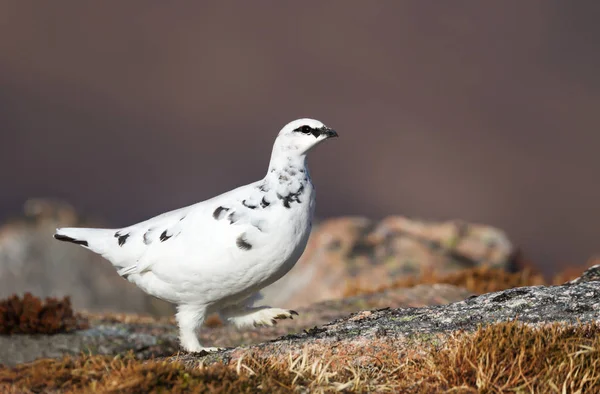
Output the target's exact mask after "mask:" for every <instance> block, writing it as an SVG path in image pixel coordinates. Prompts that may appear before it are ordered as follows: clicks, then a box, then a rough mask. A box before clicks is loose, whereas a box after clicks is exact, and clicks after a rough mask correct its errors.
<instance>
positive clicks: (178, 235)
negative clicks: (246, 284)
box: [105, 183, 270, 277]
mask: <svg viewBox="0 0 600 394" xmlns="http://www.w3.org/2000/svg"><path fill="white" fill-rule="evenodd" d="M269 200H270V197H269V196H268V193H265V192H264V191H261V190H260V188H259V185H258V183H256V184H250V185H246V186H242V187H240V188H237V189H234V190H232V191H230V192H227V193H225V194H222V195H220V196H217V197H214V198H212V199H210V200H206V201H203V202H201V203H198V204H195V205H192V206H189V207H186V208H182V209H180V210H176V211H171V212H168V213H166V214H163V215H160V216H157V217H155V218H153V219H150V220H148V221H145V222H142V223H138V224H136V225H134V226H131V227H127V228H124V229H121V230H119V231H118V234H119V236H117V235H115V237H116V239H117V240H118V239H119V237H123V236H125V235H127V238H126V240H125V243H124V244H123V245H122V248H121V249H122V250H119V252H120V255H119V256H118V257H117V256H116V255H115V256H111V257H113V259H112V260H111V259H109V260H111V261H113V264H115V261H117V262H118V263H119V264H115V265H116V266H117V267H121V268H120V269H119V274H121V275H123V276H126V275H130V274H133V273H137V274H140V273H143V272H147V271H151V272H154V273H155V274H158V275H160V274H162V276H167V277H168V276H171V274H175V275H177V276H178V277H181V275H184V273H187V274H190V275H192V274H193V273H194V272H197V271H198V270H197V268H198V264H200V265H201V266H202V272H203V273H206V272H209V271H210V269H211V267H212V264H215V265H217V266H216V267H215V268H216V269H218V268H219V266H220V267H221V268H222V267H223V265H227V264H228V262H229V261H232V260H235V258H236V256H237V255H239V254H240V253H241V252H247V251H250V250H253V251H254V252H255V251H256V250H257V249H259V248H260V247H261V246H262V245H264V244H265V242H264V240H265V238H266V229H267V224H268V215H265V208H266V207H268V206H269V205H270V203H269V202H268V201H269ZM261 202H262V205H261ZM126 248H127V249H126ZM105 257H106V256H105ZM190 265H193V267H192V266H190ZM187 274H186V275H187Z"/></svg>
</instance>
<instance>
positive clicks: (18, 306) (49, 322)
mask: <svg viewBox="0 0 600 394" xmlns="http://www.w3.org/2000/svg"><path fill="white" fill-rule="evenodd" d="M87 326H88V323H87V320H86V319H83V318H82V317H81V316H79V315H77V314H75V313H73V309H72V308H71V300H70V299H69V297H65V298H64V299H63V300H57V299H56V298H46V301H45V302H42V300H40V299H39V298H38V297H34V296H33V295H31V294H30V293H26V294H25V295H24V296H23V298H20V297H19V296H17V295H13V296H11V297H9V298H8V299H5V300H2V301H0V334H1V335H11V334H57V333H61V332H71V331H74V330H78V329H82V328H87Z"/></svg>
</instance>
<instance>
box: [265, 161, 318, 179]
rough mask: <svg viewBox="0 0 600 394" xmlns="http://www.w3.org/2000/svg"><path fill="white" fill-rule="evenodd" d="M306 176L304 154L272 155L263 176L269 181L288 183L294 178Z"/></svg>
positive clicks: (307, 175)
mask: <svg viewBox="0 0 600 394" xmlns="http://www.w3.org/2000/svg"><path fill="white" fill-rule="evenodd" d="M308 177H309V174H308V168H307V165H306V155H286V156H283V155H273V156H271V162H270V163H269V170H268V171H267V175H266V177H265V178H266V179H267V181H269V183H288V182H290V181H291V180H292V179H295V178H303V179H304V178H306V179H308Z"/></svg>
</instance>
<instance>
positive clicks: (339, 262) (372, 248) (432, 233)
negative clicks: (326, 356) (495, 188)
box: [262, 216, 516, 308]
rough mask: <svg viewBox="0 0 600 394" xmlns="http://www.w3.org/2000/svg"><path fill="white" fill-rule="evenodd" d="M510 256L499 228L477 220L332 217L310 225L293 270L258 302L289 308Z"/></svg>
mask: <svg viewBox="0 0 600 394" xmlns="http://www.w3.org/2000/svg"><path fill="white" fill-rule="evenodd" d="M515 255H516V250H515V248H514V247H513V245H512V244H511V242H510V241H509V240H508V238H507V237H506V235H505V234H504V233H503V232H502V231H500V230H498V229H496V228H493V227H490V226H485V225H480V224H471V223H464V222H460V221H449V222H426V221H421V220H413V219H408V218H405V217H401V216H390V217H388V218H386V219H384V220H382V221H380V222H373V221H371V220H369V219H366V218H361V217H345V218H338V219H331V220H327V221H324V222H322V223H321V224H319V225H318V226H316V227H315V229H314V230H313V233H312V235H311V238H310V240H309V244H308V246H307V248H306V251H305V252H304V255H303V256H302V258H301V259H300V261H299V262H298V264H296V266H295V267H294V268H293V269H292V271H291V272H290V273H289V274H287V275H286V276H284V277H283V278H282V279H280V280H279V281H278V282H276V283H274V284H273V285H271V286H269V287H267V288H265V289H264V290H263V291H262V294H263V296H264V299H263V301H262V303H263V304H272V305H286V306H287V307H292V308H294V307H298V306H304V305H309V304H311V303H315V302H318V301H322V300H328V299H335V298H342V297H343V296H344V292H345V290H346V289H347V288H348V286H349V284H352V286H354V287H357V288H361V289H367V290H368V289H376V288H380V287H382V286H386V285H389V284H391V283H393V282H394V281H397V280H398V279H403V278H408V277H418V276H420V275H422V274H424V273H431V272H436V273H440V274H444V273H451V272H456V271H459V270H462V269H465V268H472V267H479V266H489V267H493V268H500V269H505V270H510V269H511V267H512V261H513V259H514V257H515Z"/></svg>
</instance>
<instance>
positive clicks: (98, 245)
mask: <svg viewBox="0 0 600 394" xmlns="http://www.w3.org/2000/svg"><path fill="white" fill-rule="evenodd" d="M113 233H114V231H113V230H109V229H103V228H76V227H71V228H57V229H56V233H55V234H54V238H55V239H57V240H59V241H65V242H71V243H74V244H76V245H81V246H83V247H84V248H88V249H91V250H92V251H94V252H96V253H103V252H104V249H105V247H106V244H107V242H108V241H109V240H110V239H112V235H113Z"/></svg>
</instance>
